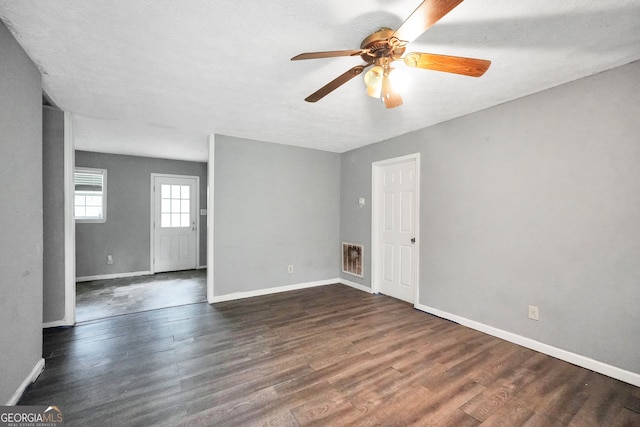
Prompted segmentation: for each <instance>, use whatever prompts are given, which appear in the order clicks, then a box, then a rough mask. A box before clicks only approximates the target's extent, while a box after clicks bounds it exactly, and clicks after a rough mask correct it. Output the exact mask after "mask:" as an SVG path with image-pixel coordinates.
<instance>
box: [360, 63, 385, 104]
mask: <svg viewBox="0 0 640 427" xmlns="http://www.w3.org/2000/svg"><path fill="white" fill-rule="evenodd" d="M383 77H384V69H383V68H382V67H381V66H380V65H376V66H375V67H373V68H371V69H370V70H369V71H367V72H366V73H365V74H364V84H365V85H367V95H369V96H370V97H372V98H380V96H381V94H382V79H383Z"/></svg>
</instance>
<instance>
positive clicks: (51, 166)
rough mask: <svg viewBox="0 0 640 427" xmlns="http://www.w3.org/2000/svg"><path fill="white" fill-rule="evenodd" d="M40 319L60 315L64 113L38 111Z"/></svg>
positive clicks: (61, 296)
mask: <svg viewBox="0 0 640 427" xmlns="http://www.w3.org/2000/svg"><path fill="white" fill-rule="evenodd" d="M42 120H43V122H42V189H43V194H42V207H43V211H44V215H43V217H42V218H43V232H44V237H43V244H44V247H43V248H44V249H43V254H44V255H43V271H44V274H43V286H44V289H43V296H44V301H45V304H43V307H42V308H43V313H42V315H43V319H42V320H43V321H44V322H45V323H47V322H54V321H57V320H62V319H63V318H64V314H65V313H64V295H65V286H64V113H63V112H62V111H60V110H58V109H56V108H52V107H44V108H43V110H42Z"/></svg>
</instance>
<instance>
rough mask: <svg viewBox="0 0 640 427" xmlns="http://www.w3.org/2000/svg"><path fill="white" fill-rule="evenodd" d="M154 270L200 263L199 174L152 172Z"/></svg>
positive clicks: (165, 269) (191, 267)
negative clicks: (182, 174) (198, 247)
mask: <svg viewBox="0 0 640 427" xmlns="http://www.w3.org/2000/svg"><path fill="white" fill-rule="evenodd" d="M152 182H153V189H152V191H153V254H152V262H153V272H155V273H159V272H162V271H177V270H190V269H194V268H196V266H197V244H198V239H197V236H198V224H197V221H196V220H197V215H196V210H197V208H198V206H197V200H198V187H199V185H198V177H179V176H170V175H153V180H152Z"/></svg>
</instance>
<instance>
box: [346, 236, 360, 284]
mask: <svg viewBox="0 0 640 427" xmlns="http://www.w3.org/2000/svg"><path fill="white" fill-rule="evenodd" d="M362 258H363V257H362V245H356V244H355V243H346V242H342V271H343V272H344V273H348V274H353V275H354V276H358V277H362V275H363V273H362V272H363V269H362Z"/></svg>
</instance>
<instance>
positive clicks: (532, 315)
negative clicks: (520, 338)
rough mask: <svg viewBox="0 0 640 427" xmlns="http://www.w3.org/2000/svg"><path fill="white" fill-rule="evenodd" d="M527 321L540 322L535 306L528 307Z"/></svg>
mask: <svg viewBox="0 0 640 427" xmlns="http://www.w3.org/2000/svg"><path fill="white" fill-rule="evenodd" d="M529 319H531V320H540V318H539V316H538V306H537V305H530V306H529Z"/></svg>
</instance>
